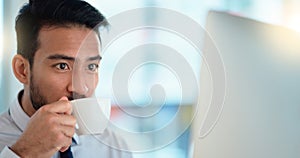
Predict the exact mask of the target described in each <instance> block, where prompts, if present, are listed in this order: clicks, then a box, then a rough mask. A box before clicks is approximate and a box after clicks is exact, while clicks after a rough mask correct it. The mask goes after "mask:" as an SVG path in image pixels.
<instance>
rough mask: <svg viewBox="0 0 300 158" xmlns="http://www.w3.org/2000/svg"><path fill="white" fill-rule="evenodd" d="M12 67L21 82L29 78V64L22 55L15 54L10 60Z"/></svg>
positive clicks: (26, 81) (27, 81) (24, 82)
mask: <svg viewBox="0 0 300 158" xmlns="http://www.w3.org/2000/svg"><path fill="white" fill-rule="evenodd" d="M12 68H13V71H14V74H15V76H16V78H17V79H18V80H19V81H20V82H21V83H23V84H28V83H29V80H30V64H29V62H28V60H27V59H25V58H24V57H23V56H22V55H19V54H17V55H15V56H14V58H13V60H12Z"/></svg>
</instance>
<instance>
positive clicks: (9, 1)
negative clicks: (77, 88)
mask: <svg viewBox="0 0 300 158" xmlns="http://www.w3.org/2000/svg"><path fill="white" fill-rule="evenodd" d="M86 1H87V2H89V3H91V4H92V5H94V6H95V7H96V8H98V9H99V10H100V11H101V12H102V13H103V14H104V15H105V16H106V17H107V18H108V19H109V18H110V17H112V16H114V15H116V14H118V13H121V12H123V11H126V10H131V9H135V8H141V7H149V6H152V7H161V8H167V9H171V10H174V11H177V12H179V13H181V14H184V15H186V16H188V17H189V18H191V19H193V20H195V21H196V22H197V23H199V25H201V26H202V27H203V28H205V26H206V18H207V15H208V13H209V11H210V10H218V11H225V12H230V13H231V14H234V15H239V16H243V17H248V18H251V19H255V20H258V21H261V22H264V23H269V24H276V25H280V26H283V27H286V28H288V29H291V30H294V31H296V32H300V1H299V0H189V1H183V0H181V1H180V0H164V1H158V0H130V1H116V0H86ZM25 2H27V1H25V0H0V112H2V111H4V110H6V109H7V108H8V106H9V103H10V102H11V101H12V100H13V99H14V98H15V97H16V95H17V93H18V92H19V90H21V89H22V85H21V84H20V83H19V82H18V81H17V80H16V79H15V77H14V76H13V73H12V70H11V59H12V57H13V55H15V53H16V38H15V32H14V22H15V17H16V15H17V13H18V10H19V9H20V7H21V6H22V5H23V4H24V3H25ZM146 14H149V15H151V14H153V13H146ZM143 18H144V19H140V20H152V21H155V16H144V17H143ZM125 21H126V20H124V22H125ZM170 39H171V40H170ZM119 40H120V41H118V42H119V43H117V44H116V45H117V46H114V47H112V48H110V50H107V52H108V53H107V54H103V56H104V57H105V58H104V59H105V60H103V63H102V65H101V68H100V83H99V89H98V90H97V95H98V96H100V97H106V98H111V99H112V101H113V102H112V103H113V105H115V106H113V109H112V116H111V119H112V120H113V122H114V123H115V124H116V125H117V126H119V127H120V128H124V129H127V130H131V131H134V132H145V131H146V132H147V131H151V130H154V129H157V128H158V127H161V126H163V125H165V124H166V123H168V121H169V120H170V119H173V117H172V116H174V115H175V114H177V115H179V116H180V117H176V119H175V120H172V121H175V122H176V124H177V125H176V126H174V127H173V128H172V130H171V131H172V132H175V133H179V137H178V138H176V139H174V141H170V143H168V144H165V146H160V148H159V149H157V150H154V151H147V152H139V153H134V157H136V158H139V157H141V158H148V157H149V158H150V157H151V158H160V157H172V158H187V157H192V156H193V153H194V152H195V150H198V148H196V149H194V145H193V144H194V141H195V140H194V137H193V136H192V133H193V128H191V127H190V126H188V127H187V128H186V129H185V128H184V127H185V125H187V124H189V121H188V120H189V119H190V117H191V115H192V113H193V110H194V109H193V108H194V106H193V105H195V104H196V103H197V95H196V94H198V93H193V92H195V91H197V90H198V87H197V86H195V87H194V89H191V95H189V97H185V98H180V93H181V87H180V81H178V79H177V78H176V75H174V73H172V72H171V71H170V70H169V69H168V68H166V67H164V66H161V65H155V64H148V65H144V66H143V67H141V68H140V69H138V70H136V71H135V73H134V75H132V76H131V80H130V82H129V83H128V84H129V90H128V91H129V93H130V96H132V100H133V101H134V103H135V106H133V105H130V104H129V103H128V102H126V100H124V101H123V102H118V104H119V105H122V106H124V107H125V108H131V109H133V110H134V109H138V108H140V107H143V106H144V105H145V104H147V103H149V102H150V103H152V104H155V103H154V102H151V97H149V91H150V89H151V87H152V86H153V85H155V84H158V83H159V84H161V86H162V87H163V88H164V91H165V93H166V94H165V95H166V98H165V102H164V105H163V110H161V111H160V113H159V114H158V115H157V116H156V117H153V118H150V119H147V120H145V119H137V118H135V119H132V118H128V117H126V116H124V115H126V114H124V111H122V109H121V110H120V107H119V106H116V104H117V103H116V101H115V100H114V96H113V93H112V87H111V80H112V75H113V73H112V72H114V69H115V67H116V63H117V62H118V60H119V58H120V57H122V55H124V54H122V53H125V52H126V51H124V50H126V49H128V47H134V46H136V45H137V43H138V44H141V43H143V42H141V41H149V40H151V41H152V42H154V43H162V44H165V45H168V46H170V47H172V48H174V49H176V50H178V52H179V53H182V56H183V57H184V58H185V59H186V60H187V61H188V63H189V64H190V66H191V68H192V70H193V72H194V75H195V76H196V78H197V80H199V78H200V76H201V75H200V69H201V56H200V55H199V54H198V53H197V51H195V50H194V49H193V48H192V47H190V46H189V43H184V42H182V39H180V38H179V39H178V37H176V36H174V34H173V35H172V34H164V33H162V32H161V33H159V32H157V31H153V30H148V31H146V32H145V31H144V32H143V31H140V32H139V31H137V32H133V33H129V34H127V35H126V36H124V37H122V39H119ZM137 41H140V42H137ZM125 42H126V43H125ZM182 50H184V51H182ZM110 51H111V52H112V53H109V52H110ZM149 51H150V52H151V50H149ZM148 58H157V59H159V58H163V55H162V56H161V57H160V56H159V54H158V55H157V54H156V55H155V57H153V54H151V53H148V55H147V53H145V54H144V55H142V56H138V57H137V58H136V59H133V60H140V61H144V60H147V59H148ZM178 106H182V108H181V110H180V111H178ZM178 113H179V114H178ZM183 128H184V131H177V130H181V129H183ZM171 131H170V132H171ZM176 131H177V132H176ZM194 132H196V133H197V131H194ZM168 134H169V133H165V135H166V136H167V135H168ZM165 135H153V136H152V137H149V138H145V140H134V142H135V143H136V144H137V145H138V144H140V145H143V144H152V145H153V146H155V144H156V143H158V142H159V141H158V140H160V139H162V138H163V137H165ZM125 139H128V140H129V141H130V140H132V139H134V138H125Z"/></svg>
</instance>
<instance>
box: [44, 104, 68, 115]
mask: <svg viewBox="0 0 300 158" xmlns="http://www.w3.org/2000/svg"><path fill="white" fill-rule="evenodd" d="M45 108H47V111H49V112H52V113H59V114H68V115H71V113H72V105H71V103H70V101H68V100H59V101H57V102H55V103H52V104H48V105H46V106H45Z"/></svg>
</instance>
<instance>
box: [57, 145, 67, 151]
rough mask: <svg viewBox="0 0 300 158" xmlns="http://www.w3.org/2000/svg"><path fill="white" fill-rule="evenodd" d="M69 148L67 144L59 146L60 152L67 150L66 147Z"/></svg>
mask: <svg viewBox="0 0 300 158" xmlns="http://www.w3.org/2000/svg"><path fill="white" fill-rule="evenodd" d="M68 148H69V146H65V147H62V148H60V150H59V151H60V152H65V151H67V149H68Z"/></svg>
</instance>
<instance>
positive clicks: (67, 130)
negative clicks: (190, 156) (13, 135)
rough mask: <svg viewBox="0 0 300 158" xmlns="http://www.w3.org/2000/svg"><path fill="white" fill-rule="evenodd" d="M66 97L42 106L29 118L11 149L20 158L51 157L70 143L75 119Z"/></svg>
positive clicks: (66, 147) (65, 148)
mask: <svg viewBox="0 0 300 158" xmlns="http://www.w3.org/2000/svg"><path fill="white" fill-rule="evenodd" d="M71 113H72V105H71V103H70V102H69V101H68V99H67V97H62V98H61V99H60V100H59V101H57V102H55V103H52V104H48V105H44V106H42V107H41V108H40V109H39V110H38V111H36V112H35V114H34V115H33V116H32V117H31V119H30V122H29V123H28V125H27V128H26V130H25V131H24V132H23V134H22V135H21V137H20V138H19V140H18V141H17V142H16V143H15V144H14V145H13V146H12V147H11V150H13V151H14V152H15V153H16V154H18V155H19V156H21V157H51V156H53V155H54V153H55V152H57V151H62V152H63V151H65V150H67V149H68V147H69V146H70V145H71V143H72V137H73V135H74V133H75V124H76V119H75V117H73V116H72V115H71Z"/></svg>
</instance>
